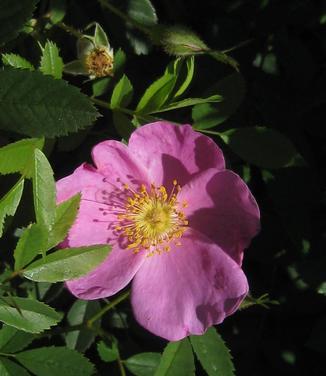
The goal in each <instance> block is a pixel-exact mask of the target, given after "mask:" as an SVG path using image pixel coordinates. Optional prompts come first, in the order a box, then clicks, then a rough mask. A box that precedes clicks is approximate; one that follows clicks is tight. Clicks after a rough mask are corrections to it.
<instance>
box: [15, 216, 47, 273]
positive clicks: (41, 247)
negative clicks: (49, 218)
mask: <svg viewBox="0 0 326 376" xmlns="http://www.w3.org/2000/svg"><path fill="white" fill-rule="evenodd" d="M48 235H49V234H48V231H47V228H46V227H45V226H44V225H43V224H42V223H33V224H32V225H30V226H29V227H27V228H26V229H25V230H24V232H23V234H22V235H21V237H20V238H19V240H18V243H17V246H16V249H15V251H14V258H15V270H16V271H18V270H21V269H22V268H23V267H24V266H26V265H27V264H29V263H30V262H31V261H33V259H34V258H35V257H36V256H37V255H39V254H40V253H44V252H45V250H46V246H47V239H48Z"/></svg>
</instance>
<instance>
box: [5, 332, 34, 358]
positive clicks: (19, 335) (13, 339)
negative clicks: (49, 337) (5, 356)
mask: <svg viewBox="0 0 326 376" xmlns="http://www.w3.org/2000/svg"><path fill="white" fill-rule="evenodd" d="M34 339H35V338H34V336H33V335H31V334H30V333H27V332H23V331H21V330H17V329H15V328H14V327H12V326H7V325H3V327H2V329H1V330H0V352H2V353H14V352H17V351H21V350H23V349H24V348H25V347H27V346H28V345H29V344H30V343H31V342H32V341H33V340H34Z"/></svg>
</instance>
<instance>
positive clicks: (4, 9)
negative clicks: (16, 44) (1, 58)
mask: <svg viewBox="0 0 326 376" xmlns="http://www.w3.org/2000/svg"><path fill="white" fill-rule="evenodd" d="M37 3H38V0H19V1H11V0H0V9H1V13H0V46H1V45H2V44H4V43H6V42H8V41H9V40H11V39H13V38H14V37H15V36H16V35H17V34H18V33H19V31H21V30H22V28H23V27H24V24H25V22H26V21H27V20H28V19H29V18H31V17H32V13H33V10H34V8H35V5H36V4H37Z"/></svg>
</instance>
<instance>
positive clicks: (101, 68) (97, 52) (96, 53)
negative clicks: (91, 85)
mask: <svg viewBox="0 0 326 376" xmlns="http://www.w3.org/2000/svg"><path fill="white" fill-rule="evenodd" d="M85 65H86V69H87V71H88V74H90V75H94V76H95V77H106V76H112V75H113V56H112V55H111V54H110V53H109V50H108V49H107V48H105V47H96V48H94V49H93V50H92V51H91V52H90V53H89V54H88V55H87V56H86V60H85Z"/></svg>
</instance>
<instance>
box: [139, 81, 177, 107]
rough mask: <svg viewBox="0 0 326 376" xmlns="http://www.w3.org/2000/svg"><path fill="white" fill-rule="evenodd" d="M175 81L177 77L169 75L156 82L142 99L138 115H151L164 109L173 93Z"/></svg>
mask: <svg viewBox="0 0 326 376" xmlns="http://www.w3.org/2000/svg"><path fill="white" fill-rule="evenodd" d="M175 81H176V77H175V75H173V74H168V73H166V74H164V75H163V76H162V77H161V78H159V79H158V80H156V81H154V82H153V83H152V84H151V85H150V86H149V87H148V89H147V90H146V91H145V93H144V95H143V96H142V97H141V99H140V101H139V103H138V105H137V108H136V113H140V114H150V113H151V112H154V111H158V110H159V109H160V108H162V107H163V105H164V104H165V102H166V101H167V99H168V98H169V95H170V93H171V92H172V89H173V87H174V85H175Z"/></svg>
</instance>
